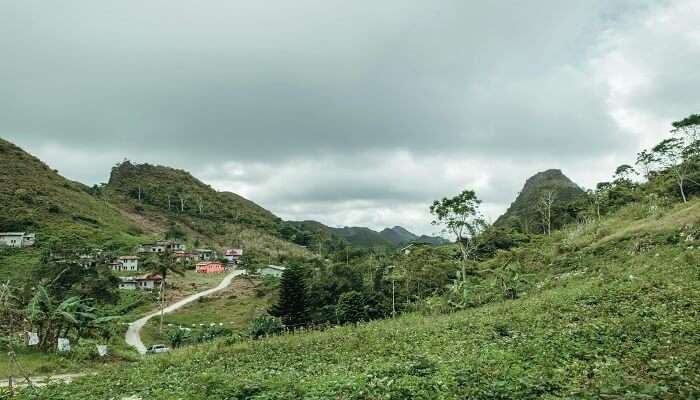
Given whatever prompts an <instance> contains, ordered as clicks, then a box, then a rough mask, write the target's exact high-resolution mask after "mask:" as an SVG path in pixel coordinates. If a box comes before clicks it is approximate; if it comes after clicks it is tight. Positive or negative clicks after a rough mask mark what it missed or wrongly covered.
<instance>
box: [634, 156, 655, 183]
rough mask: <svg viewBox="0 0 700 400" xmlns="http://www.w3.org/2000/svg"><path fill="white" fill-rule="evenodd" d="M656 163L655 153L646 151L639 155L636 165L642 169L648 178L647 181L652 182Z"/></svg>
mask: <svg viewBox="0 0 700 400" xmlns="http://www.w3.org/2000/svg"><path fill="white" fill-rule="evenodd" d="M656 162H657V160H656V156H655V155H654V153H652V152H650V151H649V150H646V149H644V150H642V151H641V152H639V153H637V161H636V162H635V164H636V165H638V166H639V167H640V168H641V169H642V171H643V172H644V177H645V178H647V180H650V179H651V173H652V171H653V170H654V166H655V164H656Z"/></svg>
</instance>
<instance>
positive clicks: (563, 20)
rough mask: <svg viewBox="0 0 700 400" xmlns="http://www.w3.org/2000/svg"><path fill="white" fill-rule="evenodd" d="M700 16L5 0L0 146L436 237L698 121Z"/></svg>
mask: <svg viewBox="0 0 700 400" xmlns="http://www.w3.org/2000/svg"><path fill="white" fill-rule="evenodd" d="M699 20H700V2H698V1H696V0H678V1H652V0H648V1H640V0H637V1H631V0H616V1H609V0H570V1H560V0H538V1H528V2H522V1H489V2H476V1H464V0H454V1H452V0H422V1H412V0H382V1H376V0H354V1H351V2H348V1H340V0H294V1H277V0H270V1H264V2H263V1H237V0H210V1H206V2H201V1H194V0H192V1H185V0H151V1H145V2H144V1H140V0H139V1H136V0H122V1H119V2H96V1H92V0H81V1H78V0H66V1H62V2H46V1H41V0H37V1H35V0H21V1H20V0H16V1H8V0H0V137H2V138H4V139H7V140H10V141H12V142H14V143H16V144H18V145H20V146H22V147H23V148H24V149H25V150H27V151H29V152H30V153H32V154H34V155H36V156H38V157H39V158H41V159H42V160H44V161H45V162H46V163H48V164H49V165H51V166H52V168H56V169H58V170H59V172H60V173H62V174H63V175H64V176H66V177H68V178H70V179H74V180H78V181H81V182H83V183H86V184H94V183H98V182H105V181H107V180H108V178H109V171H110V168H111V167H112V166H113V165H114V164H116V163H117V162H120V161H122V160H124V159H125V158H128V159H130V160H132V162H139V163H140V162H148V163H153V164H162V165H167V166H172V167H177V168H181V169H186V170H188V171H191V172H192V174H193V175H194V176H196V177H198V178H199V179H201V180H203V181H204V182H206V183H208V184H210V185H212V186H213V187H215V188H216V189H219V190H228V191H233V192H236V193H238V194H241V195H243V196H245V197H247V198H249V199H251V200H253V201H255V202H257V203H259V204H261V205H262V206H264V207H266V208H267V209H269V210H271V211H273V212H274V213H276V214H277V215H279V216H280V217H282V218H285V219H291V220H302V219H314V220H318V221H321V222H323V223H325V224H327V225H330V226H368V227H371V228H374V229H381V228H384V227H387V226H394V225H401V226H404V227H406V228H408V229H409V230H412V231H414V232H416V233H419V234H435V233H439V229H438V228H436V227H433V226H431V224H430V221H431V218H430V215H429V212H428V207H429V205H430V204H431V203H432V201H433V200H435V199H438V198H442V197H444V196H452V195H455V194H457V193H459V192H460V191H462V190H464V189H473V190H475V191H476V193H477V195H478V196H479V198H480V199H482V200H483V210H484V212H485V214H486V215H487V216H488V217H489V218H491V219H492V220H493V219H495V218H497V217H498V215H499V214H501V213H502V212H504V211H505V209H506V208H507V207H508V205H509V204H510V202H511V201H513V199H514V198H515V196H516V194H517V192H518V191H519V190H520V188H521V187H522V185H523V183H524V181H525V179H526V178H527V177H529V176H531V175H533V174H535V173H536V172H538V171H542V170H545V169H549V168H559V169H562V170H563V172H564V173H565V174H566V175H567V176H569V177H570V178H571V179H572V180H574V181H575V182H577V183H578V184H579V185H581V186H583V187H592V186H594V185H595V183H596V182H599V181H605V180H609V179H610V176H611V174H612V171H613V170H614V168H615V167H616V166H617V165H620V164H622V163H631V162H633V161H634V159H635V154H636V152H638V151H639V150H641V149H643V148H646V147H648V146H651V145H653V144H655V143H656V142H658V141H659V140H660V139H661V138H663V137H665V136H666V135H668V131H669V128H670V123H671V122H672V121H674V120H678V119H682V118H684V117H686V116H687V115H689V114H691V113H697V112H700V96H699V95H698V88H700V24H698V22H697V21H699Z"/></svg>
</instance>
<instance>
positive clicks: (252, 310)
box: [141, 274, 275, 346]
mask: <svg viewBox="0 0 700 400" xmlns="http://www.w3.org/2000/svg"><path fill="white" fill-rule="evenodd" d="M212 275H213V274H212ZM218 276H219V278H220V277H221V274H218ZM274 300H275V293H274V291H269V290H268V289H267V288H265V287H264V286H263V285H262V282H261V281H258V280H254V281H251V280H249V279H248V278H244V277H236V278H234V280H233V281H232V282H231V286H229V287H228V288H226V289H224V290H222V291H221V292H218V293H215V294H213V295H211V296H208V297H205V298H202V299H200V300H198V301H196V302H194V303H190V304H188V305H186V306H185V307H183V308H181V309H180V310H178V311H176V312H174V313H171V314H165V317H164V319H163V323H164V327H163V330H164V332H163V334H162V335H159V334H158V325H159V324H160V319H159V318H158V317H155V318H153V319H151V320H150V321H148V323H147V324H146V325H145V326H144V328H143V330H142V331H141V340H142V341H143V343H144V344H145V345H146V346H150V345H152V344H159V343H165V344H167V343H168V339H167V337H166V335H165V332H166V331H167V330H168V328H169V327H174V326H182V327H187V328H195V327H200V326H208V325H210V324H217V325H218V324H220V323H223V324H224V326H225V327H227V328H230V329H233V330H241V329H244V328H245V327H246V326H247V324H248V322H249V321H251V320H252V319H254V318H255V317H258V316H260V315H263V314H265V312H266V310H267V309H268V308H269V307H270V306H271V305H272V303H273V302H274Z"/></svg>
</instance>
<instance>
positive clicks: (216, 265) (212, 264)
mask: <svg viewBox="0 0 700 400" xmlns="http://www.w3.org/2000/svg"><path fill="white" fill-rule="evenodd" d="M197 272H201V273H203V274H219V273H222V272H224V264H222V263H220V262H218V261H207V262H200V263H197Z"/></svg>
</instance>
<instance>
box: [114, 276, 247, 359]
mask: <svg viewBox="0 0 700 400" xmlns="http://www.w3.org/2000/svg"><path fill="white" fill-rule="evenodd" d="M244 272H245V271H243V270H235V271H233V272H231V273H229V274H228V275H226V276H225V277H224V279H222V280H221V282H220V283H219V284H218V285H217V286H216V287H214V288H211V289H207V290H204V291H201V292H199V293H195V294H193V295H191V296H188V297H185V298H184V299H182V300H179V301H177V302H175V303H173V304H171V305H169V306H167V307H165V310H164V311H165V313H166V314H167V313H171V312H173V311H175V310H178V309H180V308H182V307H183V306H185V305H187V304H189V303H191V302H193V301H196V300H197V299H199V298H202V297H206V296H208V295H210V294H212V293H216V292H218V291H220V290H223V289H225V288H226V287H227V286H228V285H230V284H231V280H233V278H235V277H236V276H238V275H241V274H243V273H244ZM159 315H160V311H157V312H154V313H152V314H149V315H146V316H145V317H143V318H140V319H137V320H136V321H134V322H132V323H131V324H129V329H127V331H126V338H125V339H126V343H127V344H129V345H130V346H133V347H135V348H136V350H137V351H138V352H139V353H140V354H146V346H144V344H143V342H141V329H142V328H143V326H144V325H146V322H148V320H150V319H151V318H153V317H157V316H159Z"/></svg>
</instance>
